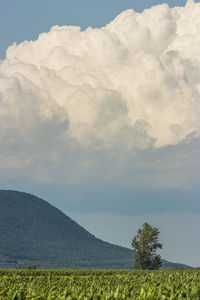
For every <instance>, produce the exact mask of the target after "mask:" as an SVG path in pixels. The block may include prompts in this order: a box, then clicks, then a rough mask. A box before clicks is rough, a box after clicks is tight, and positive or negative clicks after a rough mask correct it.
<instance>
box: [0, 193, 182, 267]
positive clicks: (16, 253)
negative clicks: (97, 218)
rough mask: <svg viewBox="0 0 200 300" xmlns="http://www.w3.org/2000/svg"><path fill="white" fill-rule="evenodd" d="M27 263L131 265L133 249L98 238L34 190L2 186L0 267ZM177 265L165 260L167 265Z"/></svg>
mask: <svg viewBox="0 0 200 300" xmlns="http://www.w3.org/2000/svg"><path fill="white" fill-rule="evenodd" d="M28 264H36V265H37V267H39V268H104V269H106V268H109V269H111V268H112V269H119V268H120V269H132V268H133V251H132V250H131V249H128V248H125V247H122V246H117V245H113V244H111V243H109V242H105V241H103V240H101V239H98V238H97V237H95V236H94V235H93V234H91V233H90V232H89V231H87V230H86V229H84V228H83V227H82V226H80V225H79V224H78V223H77V222H75V221H74V220H73V219H71V218H70V217H69V216H67V215H66V214H64V213H63V212H62V211H61V210H59V209H58V208H56V207H55V206H53V205H52V204H50V203H49V202H47V201H46V200H43V199H41V198H39V197H36V196H35V195H33V194H29V193H26V192H19V191H15V190H0V267H3V268H4V267H5V268H6V267H14V268H22V267H25V266H26V265H28ZM175 265H177V264H172V263H169V262H167V261H164V266H169V267H173V266H175ZM177 266H179V267H180V266H181V264H178V265H177ZM182 266H184V265H182Z"/></svg>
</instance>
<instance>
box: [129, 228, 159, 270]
mask: <svg viewBox="0 0 200 300" xmlns="http://www.w3.org/2000/svg"><path fill="white" fill-rule="evenodd" d="M159 233H160V231H159V229H158V228H156V227H152V226H151V225H149V224H148V223H144V224H143V225H142V228H139V229H138V231H137V235H136V236H135V237H134V238H133V240H132V248H133V250H134V251H136V254H135V264H134V267H135V269H142V270H146V269H147V270H156V269H159V268H160V267H161V266H162V262H161V256H160V255H158V254H156V250H157V249H158V248H159V249H161V248H162V244H161V243H159V242H158V235H159Z"/></svg>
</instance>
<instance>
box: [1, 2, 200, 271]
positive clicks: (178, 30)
mask: <svg viewBox="0 0 200 300" xmlns="http://www.w3.org/2000/svg"><path fill="white" fill-rule="evenodd" d="M172 2H173V5H172ZM198 2H199V1H198ZM162 3H168V5H169V7H168V6H167V5H160V6H158V4H162ZM185 4H186V1H182V0H179V1H141V0H140V1H139V0H135V1H133V0H132V1H129V0H127V1H118V0H109V1H105V0H104V1H96V0H90V1H89V0H86V1H80V0H79V1H78V0H76V1H61V0H59V1H46V0H44V1H38V0H34V1H25V0H24V1H22V0H17V1H11V0H6V1H2V0H0V14H1V16H0V57H1V59H2V61H1V65H0V69H1V73H0V80H1V81H2V83H0V86H1V90H0V91H1V94H0V95H1V96H0V114H1V118H0V147H1V150H0V162H1V169H0V182H1V188H3V189H15V190H20V191H26V192H30V193H33V194H35V195H37V196H39V197H42V198H44V199H45V200H47V201H49V202H51V203H52V204H54V205H55V206H56V207H58V208H60V209H61V210H62V211H64V212H66V213H67V214H69V215H70V216H71V217H72V218H73V219H75V220H76V221H77V222H78V223H80V224H81V225H83V226H84V227H85V228H86V229H88V230H89V231H90V232H91V233H93V234H95V235H96V236H97V237H100V238H101V239H105V240H106V241H109V242H112V243H115V244H120V245H122V246H126V247H130V245H131V238H132V237H133V235H134V234H135V233H136V231H137V229H138V226H141V225H142V224H143V223H144V222H146V221H148V222H149V223H150V224H152V225H154V226H158V227H159V228H160V229H161V241H163V243H164V249H163V251H162V253H161V255H162V256H163V258H165V259H168V260H171V261H174V262H183V263H187V264H191V265H194V266H197V265H200V261H199V252H200V241H199V239H197V235H198V228H199V226H200V223H199V222H200V205H199V195H200V185H199V176H200V160H199V157H200V153H199V149H200V147H199V146H200V138H199V137H200V123H199V113H200V103H199V99H200V95H199V93H200V78H199V73H200V57H199V47H200V32H199V27H198V24H199V18H200V4H195V2H193V1H191V0H190V1H188V3H187V5H186V6H185ZM175 6H181V7H177V8H174V7H175ZM130 9H134V10H135V11H136V12H138V13H135V12H134V11H133V10H130ZM145 9H147V10H145ZM144 10H145V11H144ZM143 11H144V12H143ZM186 20H187V22H186ZM57 25H58V26H57ZM69 26H80V27H81V30H79V28H78V27H69ZM88 27H89V28H88ZM90 27H92V28H93V29H92V28H90ZM101 27H104V28H101ZM87 28H88V29H87ZM96 28H99V29H98V30H97V29H96ZM13 43H16V44H13ZM12 44H13V46H11V47H9V48H8V46H10V45H12ZM7 48H8V51H7V59H5V53H6V49H7ZM183 249H184V250H183Z"/></svg>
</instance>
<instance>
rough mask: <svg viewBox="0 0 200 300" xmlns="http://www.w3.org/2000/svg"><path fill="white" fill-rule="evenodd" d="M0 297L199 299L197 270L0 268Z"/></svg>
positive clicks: (198, 274)
mask: <svg viewBox="0 0 200 300" xmlns="http://www.w3.org/2000/svg"><path fill="white" fill-rule="evenodd" d="M0 299H5V300H6V299H15V300H16V299H21V300H22V299H55V300H59V299H60V300H61V299H63V300H64V299H81V300H83V299H84V300H86V299H96V300H97V299H110V300H111V299H138V300H139V299H163V300H164V299H200V271H199V270H186V271H177V270H160V271H125V270H118V271H113V270H110V271H109V270H0Z"/></svg>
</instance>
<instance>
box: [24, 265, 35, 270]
mask: <svg viewBox="0 0 200 300" xmlns="http://www.w3.org/2000/svg"><path fill="white" fill-rule="evenodd" d="M26 269H27V270H36V265H28V266H27V267H26Z"/></svg>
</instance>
